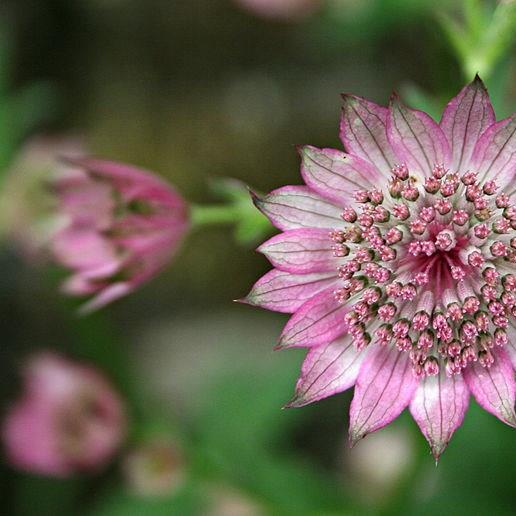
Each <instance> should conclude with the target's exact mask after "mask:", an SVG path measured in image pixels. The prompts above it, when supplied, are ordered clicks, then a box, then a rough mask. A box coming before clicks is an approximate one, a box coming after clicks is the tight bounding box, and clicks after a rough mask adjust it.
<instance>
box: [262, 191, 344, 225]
mask: <svg viewBox="0 0 516 516" xmlns="http://www.w3.org/2000/svg"><path fill="white" fill-rule="evenodd" d="M253 201H254V203H255V205H256V207H257V208H258V209H259V210H260V211H261V212H262V213H263V214H264V215H265V216H266V217H268V218H269V220H270V221H271V222H272V223H273V224H274V225H275V226H276V227H277V228H278V229H281V230H287V229H297V228H310V227H311V228H335V227H340V226H342V224H343V222H342V219H341V217H340V215H341V213H342V208H339V207H337V206H335V205H334V204H332V203H331V202H329V201H328V200H326V199H323V198H322V197H321V196H320V195H318V194H316V193H315V192H314V191H313V190H311V189H310V188H307V187H306V186H285V187H283V188H278V189H277V190H274V191H272V192H271V193H270V194H269V195H266V196H264V197H258V196H257V195H254V196H253Z"/></svg>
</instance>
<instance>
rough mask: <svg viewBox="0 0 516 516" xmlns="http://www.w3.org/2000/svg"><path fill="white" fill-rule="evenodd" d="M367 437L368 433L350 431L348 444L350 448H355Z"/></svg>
mask: <svg viewBox="0 0 516 516" xmlns="http://www.w3.org/2000/svg"><path fill="white" fill-rule="evenodd" d="M366 435H367V432H363V431H362V432H361V431H357V430H351V429H350V431H349V439H348V444H349V447H350V448H354V447H355V446H356V445H357V443H358V442H360V441H361V440H362V439H363V438H364V437H365V436H366Z"/></svg>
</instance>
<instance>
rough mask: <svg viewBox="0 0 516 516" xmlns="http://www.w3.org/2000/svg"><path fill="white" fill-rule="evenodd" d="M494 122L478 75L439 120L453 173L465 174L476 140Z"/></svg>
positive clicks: (453, 100) (484, 89) (491, 110)
mask: <svg viewBox="0 0 516 516" xmlns="http://www.w3.org/2000/svg"><path fill="white" fill-rule="evenodd" d="M494 121H495V114H494V110H493V106H492V105H491V101H490V100H489V95H488V93H487V90H486V87H485V86H484V83H483V82H482V81H481V80H480V78H479V77H478V75H477V76H476V77H475V79H474V81H473V82H471V83H470V84H468V85H467V86H465V87H464V88H463V89H462V90H461V92H460V93H459V94H458V95H457V96H456V97H454V98H453V99H452V100H451V101H450V102H449V103H448V105H447V106H446V109H445V110H444V113H443V116H442V119H441V124H440V125H441V128H442V130H443V132H444V134H445V135H446V137H447V138H448V141H449V142H450V146H451V151H452V160H451V163H450V165H451V167H452V169H453V171H454V172H459V173H461V172H466V171H467V170H468V166H469V162H470V158H471V155H472V154H473V149H474V148H475V144H476V143H477V140H478V139H479V138H480V135H481V134H482V133H483V132H484V131H485V130H486V129H487V128H488V127H489V126H490V125H491V124H493V123H494Z"/></svg>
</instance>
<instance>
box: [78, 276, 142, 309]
mask: <svg viewBox="0 0 516 516" xmlns="http://www.w3.org/2000/svg"><path fill="white" fill-rule="evenodd" d="M133 289H134V285H132V284H131V283H129V282H119V283H113V284H111V285H109V287H106V288H104V289H103V290H102V291H100V293H99V294H97V295H96V296H95V297H94V298H93V299H91V300H90V301H88V302H87V303H85V304H83V305H82V306H81V307H80V308H79V310H78V313H79V314H80V315H87V314H90V313H91V312H94V311H96V310H98V309H99V308H102V307H104V306H106V305H108V304H109V303H112V302H113V301H115V300H116V299H119V298H121V297H124V296H126V295H127V294H129V293H130V292H131V291H132V290H133Z"/></svg>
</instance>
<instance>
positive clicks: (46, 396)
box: [2, 353, 126, 477]
mask: <svg viewBox="0 0 516 516" xmlns="http://www.w3.org/2000/svg"><path fill="white" fill-rule="evenodd" d="M24 372H25V377H24V392H23V394H22V396H21V398H20V399H19V400H18V401H17V402H16V403H15V404H14V405H13V406H12V407H11V409H10V410H9V412H8V413H7V416H6V419H5V421H4V424H3V429H2V430H3V441H4V447H5V452H6V455H7V458H8V460H9V461H10V463H11V464H12V465H13V466H14V467H16V468H19V469H22V470H26V471H30V472H32V473H39V474H43V475H51V476H59V477H66V476H70V475H72V474H74V473H77V472H82V471H89V470H96V469H98V468H101V467H102V466H103V465H105V464H106V463H107V462H108V461H109V460H110V459H111V458H112V456H113V455H114V453H115V452H116V451H117V450H118V448H119V446H120V444H121V442H122V440H123V438H124V436H125V433H126V416H125V411H124V408H123V404H122V401H121V399H120V397H119V396H118V394H117V393H116V392H115V391H114V390H113V388H112V387H111V385H110V384H109V383H108V382H107V380H106V379H105V378H104V377H103V376H102V375H101V374H100V373H99V372H98V371H96V370H94V369H92V368H91V367H88V366H85V365H82V364H78V363H75V362H71V361H69V360H67V359H64V358H62V357H60V356H58V355H55V354H52V353H44V354H40V355H36V356H34V357H32V359H31V360H29V362H28V363H27V365H26V369H25V371H24Z"/></svg>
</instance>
